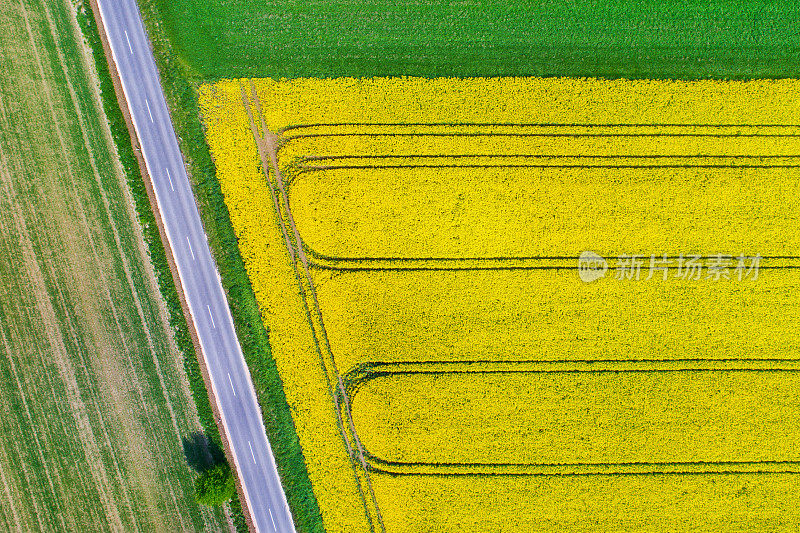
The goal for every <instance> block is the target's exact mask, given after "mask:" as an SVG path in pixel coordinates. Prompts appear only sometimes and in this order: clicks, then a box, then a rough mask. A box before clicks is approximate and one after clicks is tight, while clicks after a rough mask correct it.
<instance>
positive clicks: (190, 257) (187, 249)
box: [98, 0, 294, 532]
mask: <svg viewBox="0 0 800 533" xmlns="http://www.w3.org/2000/svg"><path fill="white" fill-rule="evenodd" d="M98 4H99V6H100V16H101V18H102V21H103V25H104V26H105V30H106V33H107V36H108V40H109V43H110V44H111V50H112V55H113V57H114V62H115V63H116V66H117V70H118V72H119V75H120V78H121V79H122V86H123V90H124V92H125V97H126V98H127V101H128V107H129V108H130V112H131V115H132V117H133V123H134V126H135V128H136V134H137V136H138V137H139V143H140V145H141V149H142V153H143V155H144V159H145V163H146V165H147V170H148V172H149V173H150V176H151V179H152V181H153V186H154V188H155V194H156V199H157V202H158V207H159V210H160V212H161V216H162V219H163V221H164V225H165V227H166V233H167V238H168V239H169V243H170V246H171V247H172V253H173V255H174V257H175V262H176V263H177V266H178V274H179V276H180V279H181V283H182V284H183V289H184V292H185V295H186V300H187V302H188V303H189V309H190V310H191V313H192V320H193V322H194V326H195V329H196V330H197V333H198V336H199V337H200V344H201V346H202V352H203V357H204V358H205V362H206V366H207V367H208V370H209V373H210V374H211V381H212V386H213V388H214V396H215V397H216V400H217V403H218V406H219V411H220V412H221V413H222V423H223V425H224V428H225V432H226V433H227V435H228V438H229V441H230V446H231V451H232V453H233V456H234V461H235V463H236V465H235V466H236V470H237V471H238V473H239V479H240V480H241V482H242V486H243V488H244V493H245V500H246V502H243V503H244V504H245V505H247V507H248V508H249V510H250V515H251V516H252V518H253V521H254V523H255V526H256V529H257V530H258V531H263V532H272V531H280V532H284V531H294V524H293V522H292V517H291V514H290V512H289V506H288V504H287V502H286V496H285V494H284V493H283V488H282V487H281V482H280V478H279V477H278V471H277V469H276V468H275V459H274V457H273V455H272V450H271V449H270V445H269V441H268V440H267V435H266V431H265V429H264V423H263V421H262V418H261V409H260V407H259V405H258V402H257V401H256V394H255V390H254V389H253V384H252V380H251V378H250V372H249V370H248V368H247V365H246V364H245V361H244V356H243V355H242V350H241V347H240V346H239V341H238V339H237V338H236V332H235V331H234V328H233V320H232V318H231V314H230V310H229V308H228V302H227V300H226V298H225V292H224V291H223V289H222V284H221V283H220V278H219V274H218V272H217V267H216V264H215V263H214V260H213V258H212V257H211V251H210V250H209V247H208V242H207V238H206V235H205V232H204V231H203V225H202V223H201V222H200V214H199V213H198V210H197V205H196V204H195V201H194V196H193V194H192V189H191V185H190V183H189V178H188V176H187V175H186V169H185V168H184V165H183V158H182V157H181V153H180V149H179V148H178V141H177V138H176V135H175V130H174V129H173V126H172V122H171V120H170V116H169V112H168V111H167V104H166V100H165V98H164V93H163V91H162V89H161V85H160V82H159V76H158V70H157V69H156V65H155V61H154V59H153V54H152V52H151V50H150V43H149V41H148V39H147V34H146V32H145V30H144V25H143V23H142V19H141V16H140V14H139V9H138V6H137V5H136V1H135V0H98Z"/></svg>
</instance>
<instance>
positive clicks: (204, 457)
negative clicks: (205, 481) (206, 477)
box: [182, 431, 225, 474]
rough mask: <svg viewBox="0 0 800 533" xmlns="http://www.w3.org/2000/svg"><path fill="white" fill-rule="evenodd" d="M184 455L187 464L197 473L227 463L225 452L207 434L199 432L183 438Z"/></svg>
mask: <svg viewBox="0 0 800 533" xmlns="http://www.w3.org/2000/svg"><path fill="white" fill-rule="evenodd" d="M182 440H183V455H184V456H185V457H186V464H188V465H189V468H191V469H192V470H194V471H195V472H197V473H200V474H202V473H203V472H205V471H207V470H209V469H211V468H213V467H215V466H217V465H218V464H220V463H224V462H225V452H223V451H222V448H220V447H219V445H218V444H217V443H215V442H214V441H212V440H211V439H209V438H208V437H207V436H206V434H205V433H202V432H200V431H197V432H195V433H192V434H191V435H189V436H188V437H183V439H182Z"/></svg>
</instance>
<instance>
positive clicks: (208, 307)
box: [206, 305, 217, 329]
mask: <svg viewBox="0 0 800 533" xmlns="http://www.w3.org/2000/svg"><path fill="white" fill-rule="evenodd" d="M206 309H208V316H209V317H211V327H212V328H214V329H217V326H215V325H214V315H212V314H211V306H209V305H206Z"/></svg>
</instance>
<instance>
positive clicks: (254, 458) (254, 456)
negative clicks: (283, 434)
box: [247, 441, 258, 464]
mask: <svg viewBox="0 0 800 533" xmlns="http://www.w3.org/2000/svg"><path fill="white" fill-rule="evenodd" d="M247 445H248V446H250V455H252V456H253V462H254V463H255V464H258V461H256V454H254V453H253V445H252V444H250V441H247Z"/></svg>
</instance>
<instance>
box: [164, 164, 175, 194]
mask: <svg viewBox="0 0 800 533" xmlns="http://www.w3.org/2000/svg"><path fill="white" fill-rule="evenodd" d="M164 170H166V171H167V179H168V180H169V188H170V189H172V192H175V186H174V185H173V184H172V176H170V175H169V169H168V168H167V169H164Z"/></svg>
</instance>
